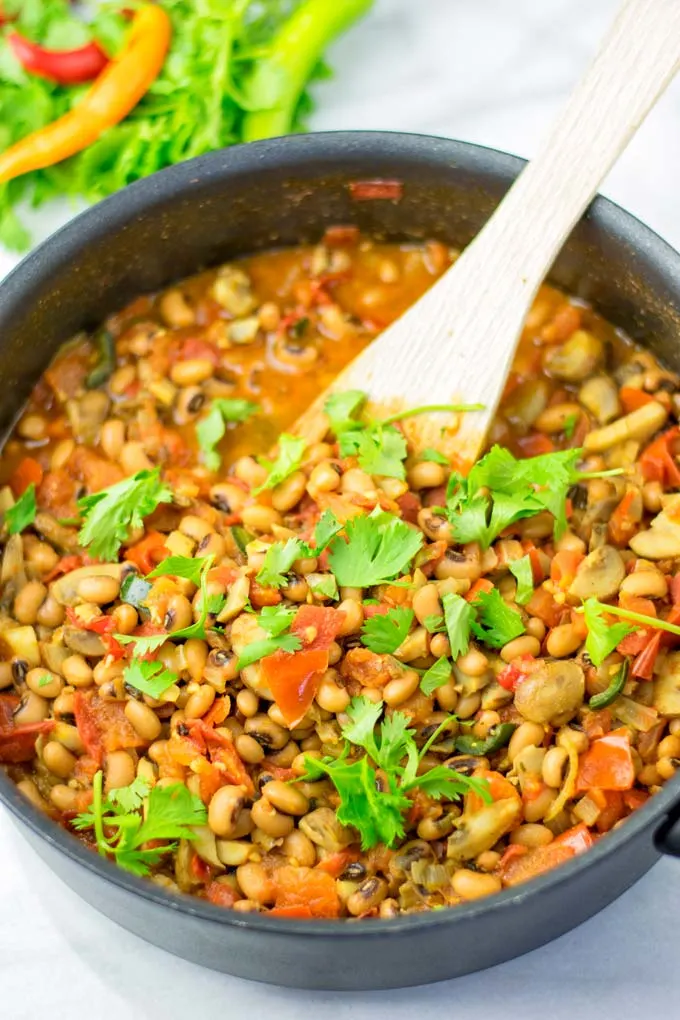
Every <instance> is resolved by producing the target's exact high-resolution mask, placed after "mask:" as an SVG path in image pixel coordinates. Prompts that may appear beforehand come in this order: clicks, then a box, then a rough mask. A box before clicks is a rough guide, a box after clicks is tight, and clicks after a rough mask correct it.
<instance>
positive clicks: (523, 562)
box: [508, 555, 534, 606]
mask: <svg viewBox="0 0 680 1020" xmlns="http://www.w3.org/2000/svg"><path fill="white" fill-rule="evenodd" d="M508 567H509V569H510V573H511V574H512V575H513V576H514V577H515V579H516V580H517V593H516V595H515V602H516V603H517V604H518V605H520V606H525V605H526V604H527V602H528V601H529V599H530V598H531V596H532V595H533V594H534V568H533V567H532V565H531V557H530V556H529V555H527V556H522V558H521V559H519V560H512V561H511V562H510V563H509V564H508Z"/></svg>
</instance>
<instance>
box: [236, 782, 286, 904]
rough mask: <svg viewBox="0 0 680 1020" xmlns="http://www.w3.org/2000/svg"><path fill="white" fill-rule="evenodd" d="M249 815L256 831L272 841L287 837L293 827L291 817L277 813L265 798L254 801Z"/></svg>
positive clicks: (280, 812)
mask: <svg viewBox="0 0 680 1020" xmlns="http://www.w3.org/2000/svg"><path fill="white" fill-rule="evenodd" d="M272 782H276V780H272ZM267 785H269V784H267ZM265 788H266V787H265ZM250 814H251V817H252V819H253V822H254V823H255V825H256V826H257V827H258V829H261V830H262V832H264V833H266V835H267V836H272V837H273V838H274V839H281V838H282V837H283V836H287V835H288V833H289V832H292V831H293V829H294V827H295V822H294V820H293V818H292V817H291V815H286V814H283V812H282V811H277V809H276V808H275V807H274V805H273V804H272V803H271V802H270V801H269V800H267V798H266V797H260V799H259V800H256V801H255V803H254V804H253V806H252V808H251V809H250ZM244 891H245V890H244Z"/></svg>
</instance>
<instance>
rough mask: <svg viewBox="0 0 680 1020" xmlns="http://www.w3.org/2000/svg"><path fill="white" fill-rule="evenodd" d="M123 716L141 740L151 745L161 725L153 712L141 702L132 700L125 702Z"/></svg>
mask: <svg viewBox="0 0 680 1020" xmlns="http://www.w3.org/2000/svg"><path fill="white" fill-rule="evenodd" d="M125 715H126V717H127V720H128V722H129V723H130V724H131V725H132V727H133V728H134V730H135V732H136V733H137V734H138V735H139V736H140V737H141V738H142V740H145V741H146V742H147V743H149V744H151V743H153V741H154V740H157V739H158V737H159V736H160V732H161V729H162V723H161V721H160V719H159V718H158V716H157V715H156V713H155V712H154V710H153V709H152V708H149V706H148V705H145V704H144V702H143V701H135V700H134V699H133V698H132V699H130V700H128V701H126V702H125Z"/></svg>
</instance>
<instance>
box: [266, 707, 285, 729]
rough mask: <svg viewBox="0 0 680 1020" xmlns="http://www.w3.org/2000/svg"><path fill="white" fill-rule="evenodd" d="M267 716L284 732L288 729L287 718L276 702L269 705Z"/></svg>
mask: <svg viewBox="0 0 680 1020" xmlns="http://www.w3.org/2000/svg"><path fill="white" fill-rule="evenodd" d="M267 715H268V716H269V718H270V719H271V720H272V722H275V723H276V725H277V726H280V727H281V728H282V729H284V730H285V729H287V728H288V726H287V723H286V717H285V716H284V714H283V712H282V711H281V709H280V708H279V706H278V705H277V704H276V702H275V701H272V702H271V704H270V705H269V708H268V709H267Z"/></svg>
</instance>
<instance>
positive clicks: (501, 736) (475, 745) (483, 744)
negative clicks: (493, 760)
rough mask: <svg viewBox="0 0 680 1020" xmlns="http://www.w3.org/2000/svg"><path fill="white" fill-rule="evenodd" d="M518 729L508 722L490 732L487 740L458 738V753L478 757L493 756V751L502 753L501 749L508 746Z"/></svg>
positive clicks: (466, 737)
mask: <svg viewBox="0 0 680 1020" xmlns="http://www.w3.org/2000/svg"><path fill="white" fill-rule="evenodd" d="M516 729H517V726H516V724H515V723H511V722H508V723H501V724H500V725H499V726H494V728H493V729H492V730H490V731H489V736H488V737H487V738H486V740H479V739H478V738H477V737H470V736H465V735H463V736H460V737H456V751H458V752H459V753H460V754H473V755H475V756H476V757H479V756H481V755H485V754H491V752H492V751H500V749H501V747H506V746H507V744H508V741H509V740H510V737H511V736H512V735H513V733H514V732H515V730H516Z"/></svg>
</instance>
